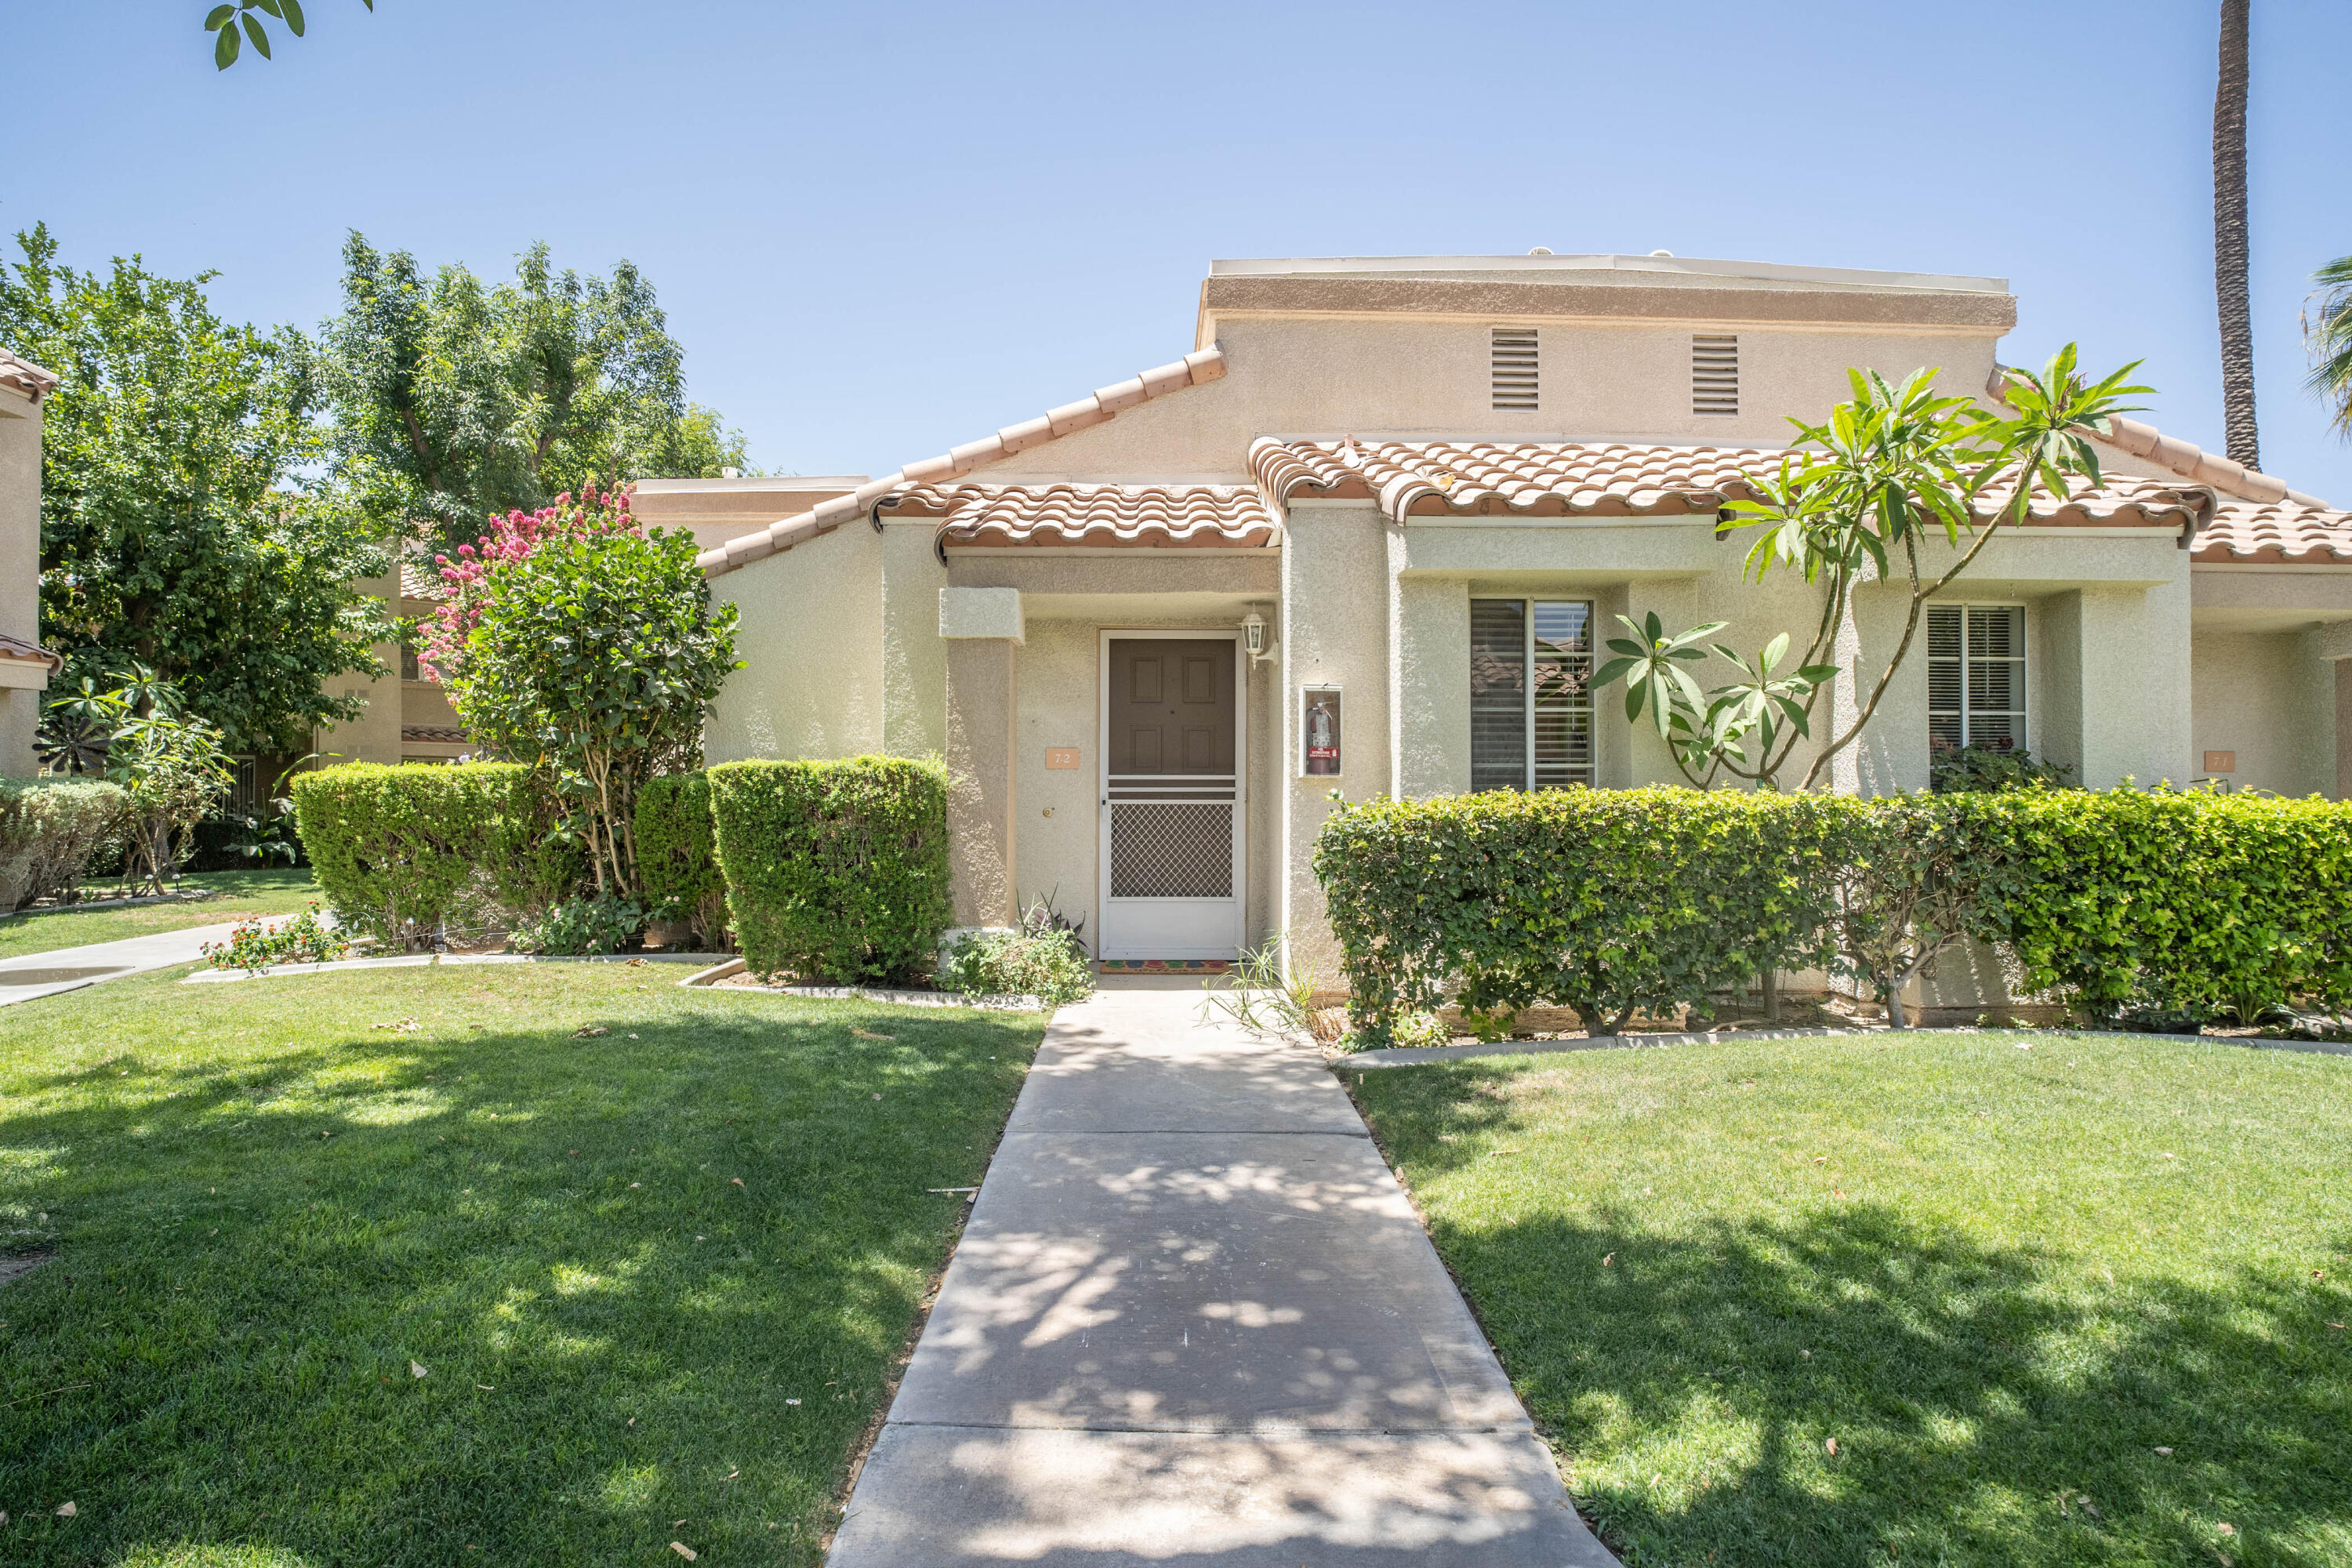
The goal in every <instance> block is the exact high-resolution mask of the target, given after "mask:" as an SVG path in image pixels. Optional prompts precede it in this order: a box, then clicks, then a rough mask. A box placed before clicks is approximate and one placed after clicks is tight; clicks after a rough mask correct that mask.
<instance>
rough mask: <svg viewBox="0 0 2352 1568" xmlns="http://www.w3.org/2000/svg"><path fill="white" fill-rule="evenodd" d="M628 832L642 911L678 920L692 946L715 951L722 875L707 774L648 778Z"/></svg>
mask: <svg viewBox="0 0 2352 1568" xmlns="http://www.w3.org/2000/svg"><path fill="white" fill-rule="evenodd" d="M631 836H632V837H634V838H635V842H636V849H637V877H638V879H639V881H640V882H641V883H642V884H643V885H644V888H645V894H646V912H647V913H648V914H650V915H652V916H653V918H654V919H656V920H657V921H678V922H681V923H683V924H684V925H686V926H687V927H688V928H689V929H690V930H691V931H693V933H694V939H695V945H696V947H697V948H698V949H699V950H700V951H702V952H718V951H719V944H720V942H722V941H723V940H724V937H725V934H726V931H727V878H726V876H725V875H724V874H723V873H722V872H721V871H720V870H719V840H718V837H717V832H716V829H715V827H714V826H713V825H712V822H711V819H710V776H709V774H708V773H701V772H699V771H698V772H695V773H665V774H663V775H662V776H661V777H659V778H656V779H654V780H652V781H651V782H649V783H648V784H646V787H645V788H644V789H643V790H641V791H639V792H638V794H637V814H636V819H635V822H634V823H633V824H632V826H631Z"/></svg>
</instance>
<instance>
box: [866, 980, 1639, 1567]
mask: <svg viewBox="0 0 2352 1568" xmlns="http://www.w3.org/2000/svg"><path fill="white" fill-rule="evenodd" d="M1200 1006H1201V994H1200V992H1199V991H1197V990H1186V991H1167V990H1107V991H1105V992H1102V993H1100V994H1097V996H1096V997H1095V998H1094V999H1093V1000H1092V1001H1089V1002H1087V1003H1086V1004H1085V1005H1081V1006H1077V1007H1071V1008H1066V1009H1064V1010H1063V1012H1062V1013H1061V1015H1060V1016H1058V1017H1057V1018H1056V1019H1055V1022H1054V1025H1053V1026H1052V1027H1051V1028H1050V1029H1049V1030H1048V1031H1047V1033H1046V1037H1045V1044H1044V1046H1043V1047H1042V1048H1041V1049H1040V1051H1039V1053H1038V1057H1037V1060H1036V1064H1035V1066H1034V1067H1033V1068H1031V1070H1030V1074H1029V1079H1028V1082H1027V1083H1026V1084H1025V1085H1024V1088H1023V1089H1022V1091H1021V1098H1020V1100H1019V1102H1018V1103H1017V1104H1016V1105H1015V1107H1014V1109H1013V1119H1012V1121H1011V1123H1010V1125H1009V1126H1008V1127H1007V1129H1006V1132H1005V1137H1004V1142H1003V1146H1002V1147H1001V1148H1000V1149H999V1150H998V1152H997V1154H996V1158H995V1161H994V1163H992V1165H991V1166H990V1167H989V1173H988V1176H987V1179H986V1181H985V1183H984V1184H983V1185H982V1188H981V1192H980V1196H979V1199H978V1201H977V1203H976V1204H975V1205H974V1207H973V1211H972V1215H971V1225H970V1226H969V1227H968V1228H967V1229H966V1231H965V1233H964V1237H963V1241H962V1243H961V1246H960V1247H958V1249H957V1252H956V1257H955V1260H954V1262H953V1264H952V1265H951V1266H950V1268H949V1270H948V1274H947V1279H946V1280H945V1282H944V1284H943V1286H942V1288H941V1289H940V1298H939V1301H938V1304H937V1305H936V1306H935V1307H934V1308H933V1309H932V1310H931V1316H930V1321H929V1326H928V1327H927V1328H926V1330H925V1331H924V1333H923V1337H922V1339H921V1341H920V1342H919V1344H918V1345H917V1347H916V1350H915V1355H914V1359H913V1362H912V1363H911V1364H910V1365H909V1366H908V1370H907V1376H906V1379H905V1381H904V1383H903V1384H901V1385H900V1387H899V1390H898V1398H897V1400H896V1402H895V1403H894V1404H893V1405H891V1408H890V1413H889V1416H888V1419H887V1422H886V1423H885V1425H884V1426H883V1428H882V1432H881V1435H880V1436H879V1437H878V1438H877V1441H876V1443H875V1447H874V1451H873V1454H872V1456H871V1457H870V1458H868V1459H867V1461H866V1468H865V1470H864V1472H863V1473H862V1474H861V1475H860V1476H859V1478H858V1481H857V1486H856V1491H855V1492H854V1494H853V1495H852V1497H851V1499H850V1502H849V1509H848V1512H847V1515H846V1517H845V1519H844V1521H843V1522H842V1527H841V1530H840V1532H839V1534H838V1535H837V1536H836V1537H835V1542H834V1547H833V1552H832V1554H831V1556H830V1557H829V1558H828V1559H827V1562H828V1563H829V1564H830V1565H831V1568H880V1565H882V1564H891V1565H894V1568H895V1565H898V1564H912V1563H923V1564H938V1565H941V1568H950V1565H956V1564H981V1563H992V1564H1003V1563H1024V1564H1034V1565H1039V1568H1081V1565H1084V1568H1111V1565H1115V1564H1116V1565H1128V1564H1132V1565H1136V1568H1141V1565H1143V1564H1153V1565H1156V1568H1167V1565H1171V1564H1200V1565H1206V1564H1212V1563H1213V1564H1217V1565H1219V1568H1299V1565H1301V1564H1307V1565H1310V1568H1325V1565H1327V1564H1350V1565H1353V1564H1372V1563H1383V1564H1385V1563H1396V1564H1402V1563H1415V1564H1423V1565H1427V1568H1440V1565H1449V1564H1470V1563H1479V1564H1498V1565H1517V1564H1529V1565H1533V1564H1544V1565H1547V1568H1549V1565H1559V1564H1574V1565H1577V1568H1602V1565H1608V1568H1614V1563H1615V1559H1614V1558H1612V1556H1611V1555H1610V1554H1609V1552H1607V1551H1606V1550H1605V1549H1604V1548H1602V1547H1601V1544H1600V1542H1597V1541H1596V1540H1594V1539H1593V1537H1592V1535H1591V1532H1590V1531H1587V1530H1586V1529H1585V1527H1584V1525H1583V1523H1582V1522H1581V1521H1580V1520H1578V1518H1577V1516H1576V1514H1575V1511H1574V1510H1572V1509H1571V1508H1570V1506H1569V1502H1568V1499H1567V1497H1566V1494H1565V1493H1564V1492H1563V1490H1562V1489H1561V1487H1560V1482H1559V1472H1558V1471H1557V1469H1556V1468H1554V1466H1553V1463H1552V1460H1551V1456H1550V1455H1549V1452H1548V1451H1547V1450H1546V1449H1545V1447H1544V1446H1543V1444H1542V1442H1541V1441H1540V1440H1539V1439H1538V1437H1537V1436H1535V1434H1534V1432H1533V1430H1532V1428H1531V1426H1530V1425H1529V1423H1528V1417H1527V1413H1526V1412H1525V1411H1524V1410H1523V1409H1521V1408H1520V1405H1519V1403H1518V1400H1517V1397H1516V1396H1515V1395H1514V1394H1512V1392H1511V1388H1510V1384H1508V1383H1507V1381H1506V1380H1505V1378H1504V1376H1503V1373H1502V1369H1501V1368H1500V1367H1499V1366H1498V1365H1497V1364H1496V1361H1495V1357H1494V1352H1492V1351H1491V1350H1490V1349H1488V1347H1487V1345H1486V1340H1485V1338H1484V1337H1483V1336H1482V1335H1481V1334H1480V1333H1479V1331H1478V1327H1477V1324H1476V1323H1475V1321H1473V1320H1472V1318H1471V1316H1470V1313H1469V1311H1468V1310H1467V1309H1466V1308H1465V1306H1464V1305H1463V1302H1462V1300H1461V1297H1460V1296H1459V1295H1458V1294H1457V1293H1456V1291H1455V1290H1454V1284H1453V1281H1452V1280H1451V1279H1449V1278H1448V1277H1447V1275H1446V1273H1445V1270H1444V1267H1443V1266H1442V1265H1441V1264H1440V1263H1439V1262H1438V1259H1437V1254H1436V1252H1435V1250H1434V1249H1433V1248H1432V1247H1431V1246H1430V1244H1429V1239H1428V1237H1426V1236H1425V1235H1423V1231H1422V1228H1421V1225H1420V1222H1419V1221H1418V1220H1417V1219H1416V1218H1415V1216H1414V1215H1413V1212H1412V1206H1411V1205H1410V1204H1409V1203H1408V1202H1407V1200H1406V1198H1405V1195H1404V1194H1403V1192H1402V1190H1401V1189H1400V1188H1399V1187H1398V1186H1397V1184H1396V1182H1395V1180H1394V1178H1392V1177H1391V1175H1390V1173H1389V1171H1388V1169H1387V1167H1386V1166H1385V1165H1384V1164H1383V1163H1382V1162H1381V1157H1380V1152H1379V1151H1378V1150H1377V1149H1376V1148H1374V1147H1373V1145H1372V1142H1371V1139H1370V1135H1369V1133H1368V1132H1367V1131H1366V1129H1365V1127H1364V1124H1363V1121H1362V1120H1361V1119H1360V1118H1359V1117H1358V1116H1357V1114H1356V1111H1355V1108H1354V1107H1353V1106H1352V1105H1351V1104H1349V1101H1348V1098H1347V1096H1346V1094H1345V1093H1344V1092H1343V1091H1342V1090H1341V1089H1340V1088H1339V1084H1338V1083H1337V1082H1336V1081H1335V1080H1334V1079H1332V1077H1331V1074H1330V1073H1329V1072H1328V1070H1327V1069H1326V1068H1324V1066H1323V1064H1322V1062H1321V1061H1320V1059H1319V1058H1318V1057H1317V1056H1316V1055H1315V1054H1314V1053H1312V1052H1310V1051H1307V1050H1302V1049H1298V1048H1296V1047H1284V1046H1278V1045H1273V1044H1270V1043H1266V1042H1264V1041H1260V1040H1256V1039H1253V1038H1251V1037H1247V1036H1245V1035H1243V1034H1242V1033H1240V1032H1239V1031H1238V1030H1235V1029H1234V1028H1233V1027H1232V1026H1229V1025H1227V1026H1212V1025H1209V1024H1206V1023H1203V1022H1202V1020H1201V1018H1200V1016H1199V1014H1200Z"/></svg>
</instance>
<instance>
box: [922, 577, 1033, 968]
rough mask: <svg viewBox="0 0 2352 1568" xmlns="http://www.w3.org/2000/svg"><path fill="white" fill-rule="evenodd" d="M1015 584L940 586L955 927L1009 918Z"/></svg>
mask: <svg viewBox="0 0 2352 1568" xmlns="http://www.w3.org/2000/svg"><path fill="white" fill-rule="evenodd" d="M1022 629H1023V628H1022V619H1021V593H1020V590H1018V589H1016V588H942V589H940V638H941V640H942V641H943V642H944V643H945V644H946V647H947V763H948V773H949V774H950V779H951V781H952V782H951V784H950V790H949V795H948V864H949V868H950V872H951V873H952V875H953V877H954V879H955V921H956V924H958V925H960V926H1003V925H1011V924H1012V923H1013V921H1014V919H1015V917H1016V915H1017V912H1018V911H1016V910H1014V908H1013V901H1014V891H1013V854H1014V840H1013V833H1014V829H1013V819H1014V816H1015V812H1016V809H1017V806H1018V801H1017V799H1016V789H1015V784H1014V774H1013V719H1014V696H1013V658H1014V649H1015V648H1016V647H1018V646H1019V645H1020V643H1021V640H1022Z"/></svg>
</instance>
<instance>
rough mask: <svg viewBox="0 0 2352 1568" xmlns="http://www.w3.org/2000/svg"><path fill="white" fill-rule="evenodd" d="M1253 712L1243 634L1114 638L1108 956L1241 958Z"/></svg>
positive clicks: (1105, 910) (1107, 675)
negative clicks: (1248, 718)
mask: <svg viewBox="0 0 2352 1568" xmlns="http://www.w3.org/2000/svg"><path fill="white" fill-rule="evenodd" d="M1242 714H1243V702H1242V676H1241V650H1240V640H1239V638H1238V637H1236V636H1235V634H1234V633H1232V632H1208V633H1185V632H1105V633H1104V634H1103V646H1102V743H1101V745H1100V747H1099V748H1098V749H1099V751H1100V753H1101V756H1102V769H1103V773H1102V800H1101V826H1100V835H1101V838H1100V848H1099V855H1100V864H1101V867H1102V886H1101V889H1100V893H1101V899H1100V902H1099V904H1098V905H1097V908H1098V909H1099V910H1101V923H1100V927H1099V930H1100V935H1099V937H1098V939H1097V955H1098V956H1100V957H1103V958H1124V959H1137V958H1223V959H1231V958H1233V957H1234V955H1235V954H1236V953H1237V952H1239V951H1240V949H1241V942H1242V881H1243V879H1242V847H1243V846H1242V821H1243V805H1244V792H1243V788H1242V782H1243V778H1244V774H1245V772H1246V763H1245V761H1244V733H1243V728H1242Z"/></svg>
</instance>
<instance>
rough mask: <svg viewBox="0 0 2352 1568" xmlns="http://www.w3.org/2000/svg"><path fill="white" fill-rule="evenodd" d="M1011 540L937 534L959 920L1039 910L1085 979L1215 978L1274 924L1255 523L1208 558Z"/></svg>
mask: <svg viewBox="0 0 2352 1568" xmlns="http://www.w3.org/2000/svg"><path fill="white" fill-rule="evenodd" d="M1102 488H1103V489H1106V490H1108V489H1111V487H1102ZM1013 499H1014V498H1008V497H1006V496H1003V495H1002V494H999V495H996V496H993V497H991V498H989V501H990V503H991V504H990V506H989V507H987V508H984V509H983V510H984V512H986V513H987V515H990V516H994V515H999V514H1001V512H1002V510H1006V509H1009V508H1010V507H1011V506H1012V505H1013ZM1114 499H1117V500H1119V501H1120V502H1121V503H1122V504H1128V503H1129V502H1131V501H1133V500H1135V493H1134V492H1133V491H1121V492H1118V494H1117V495H1116V496H1115V498H1114ZM1009 537H1013V535H1012V534H1010V533H1009V532H1008V531H1001V530H998V529H996V528H994V527H992V526H987V525H983V526H982V527H979V528H976V529H974V530H973V531H972V532H971V536H970V542H966V540H965V538H964V537H963V536H961V535H960V534H959V533H958V532H957V531H955V528H954V526H953V524H952V521H949V524H948V526H946V527H943V528H942V530H941V532H940V555H941V557H942V558H943V560H944V562H945V563H946V566H947V574H948V584H949V585H948V586H947V587H946V588H944V589H943V590H941V593H940V637H941V638H942V639H943V643H944V647H945V654H946V658H945V665H946V677H947V712H946V721H947V722H946V726H945V728H946V739H947V742H948V745H947V753H948V754H947V762H948V765H949V769H950V773H952V774H953V775H954V777H955V780H956V784H955V793H954V795H953V796H952V799H951V805H950V820H949V839H950V862H951V865H952V867H953V870H954V876H955V903H956V921H957V923H958V924H959V925H961V926H1001V925H1008V924H1011V923H1013V922H1014V921H1016V920H1017V919H1018V917H1019V914H1020V911H1021V910H1023V909H1024V908H1027V907H1030V906H1032V905H1034V903H1036V902H1037V901H1038V900H1045V901H1048V902H1050V903H1051V904H1052V906H1053V908H1054V910H1055V912H1057V913H1058V914H1059V915H1060V916H1061V917H1062V918H1063V919H1064V920H1065V921H1068V922H1069V923H1071V924H1073V925H1075V926H1076V927H1077V929H1078V931H1079V934H1080V936H1081V939H1082V940H1083V941H1084V942H1085V943H1086V945H1087V951H1088V952H1091V953H1092V954H1093V955H1094V956H1095V957H1096V958H1097V959H1100V960H1105V961H1111V962H1121V963H1137V962H1151V961H1167V962H1170V963H1203V962H1216V961H1226V962H1230V961H1231V960H1233V959H1234V958H1235V957H1236V956H1237V955H1238V954H1239V953H1240V952H1241V951H1242V950H1243V949H1244V948H1246V947H1252V946H1255V945H1257V944H1259V943H1261V942H1265V940H1266V939H1267V937H1268V936H1269V935H1270V934H1271V930H1270V928H1271V925H1272V917H1273V911H1274V910H1275V908H1276V886H1277V882H1276V868H1275V866H1274V863H1273V862H1274V852H1275V845H1276V824H1275V822H1274V820H1273V817H1272V815H1271V813H1272V809H1273V803H1274V802H1275V801H1276V800H1277V799H1278V798H1279V796H1280V793H1281V792H1280V790H1279V789H1278V788H1277V787H1275V785H1276V779H1275V777H1274V776H1273V775H1272V774H1271V773H1269V772H1268V770H1269V769H1270V768H1272V766H1273V765H1274V762H1275V752H1276V747H1275V743H1274V729H1273V726H1274V721H1275V711H1274V707H1273V693H1274V691H1275V689H1276V684H1275V683H1276V674H1275V661H1274V660H1272V659H1270V658H1267V659H1253V658H1251V657H1250V656H1249V652H1248V650H1247V649H1246V648H1245V647H1244V642H1243V637H1244V623H1245V622H1247V621H1248V620H1249V619H1250V618H1251V617H1252V616H1255V617H1257V618H1258V620H1259V621H1260V622H1261V623H1262V624H1265V625H1266V626H1269V627H1277V626H1278V624H1279V618H1280V617H1279V610H1278V600H1279V597H1280V592H1281V587H1280V574H1279V564H1280V556H1279V552H1278V548H1277V547H1276V542H1275V539H1276V536H1275V533H1274V531H1273V530H1272V528H1271V526H1270V522H1269V521H1265V520H1264V519H1263V515H1262V514H1257V515H1255V516H1253V517H1248V518H1244V519H1241V520H1239V525H1237V526H1236V527H1234V529H1233V530H1232V531H1224V530H1219V531H1216V533H1215V536H1214V537H1215V539H1216V541H1217V542H1215V543H1213V544H1208V545H1206V546H1204V545H1203V544H1202V542H1198V541H1197V540H1196V542H1192V543H1190V544H1189V545H1182V546H1175V547H1168V546H1162V547H1158V548H1155V547H1153V546H1152V545H1151V544H1150V543H1148V542H1145V541H1146V540H1148V539H1150V537H1152V535H1151V533H1150V531H1149V530H1148V529H1146V530H1144V531H1141V532H1140V533H1139V536H1138V537H1136V538H1135V539H1134V541H1133V542H1127V543H1122V544H1118V545H1109V546H1105V545H1101V544H1093V545H1080V544H1063V545H1047V544H1045V543H1043V542H1042V540H1043V539H1045V538H1058V537H1060V536H1059V535H1058V534H1056V533H1054V532H1053V531H1049V530H1034V531H1028V532H1025V533H1022V534H1019V535H1018V537H1019V538H1021V539H1023V540H1024V541H1025V542H1022V543H1005V542H1002V541H1003V540H1005V539H1007V538H1009ZM1095 537H1097V538H1100V537H1101V534H1100V533H1097V535H1096V536H1095ZM991 540H994V541H998V542H995V543H990V542H988V541H991ZM1267 635H1268V637H1272V636H1273V635H1275V633H1273V632H1272V631H1270V632H1269V633H1268V634H1267Z"/></svg>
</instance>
